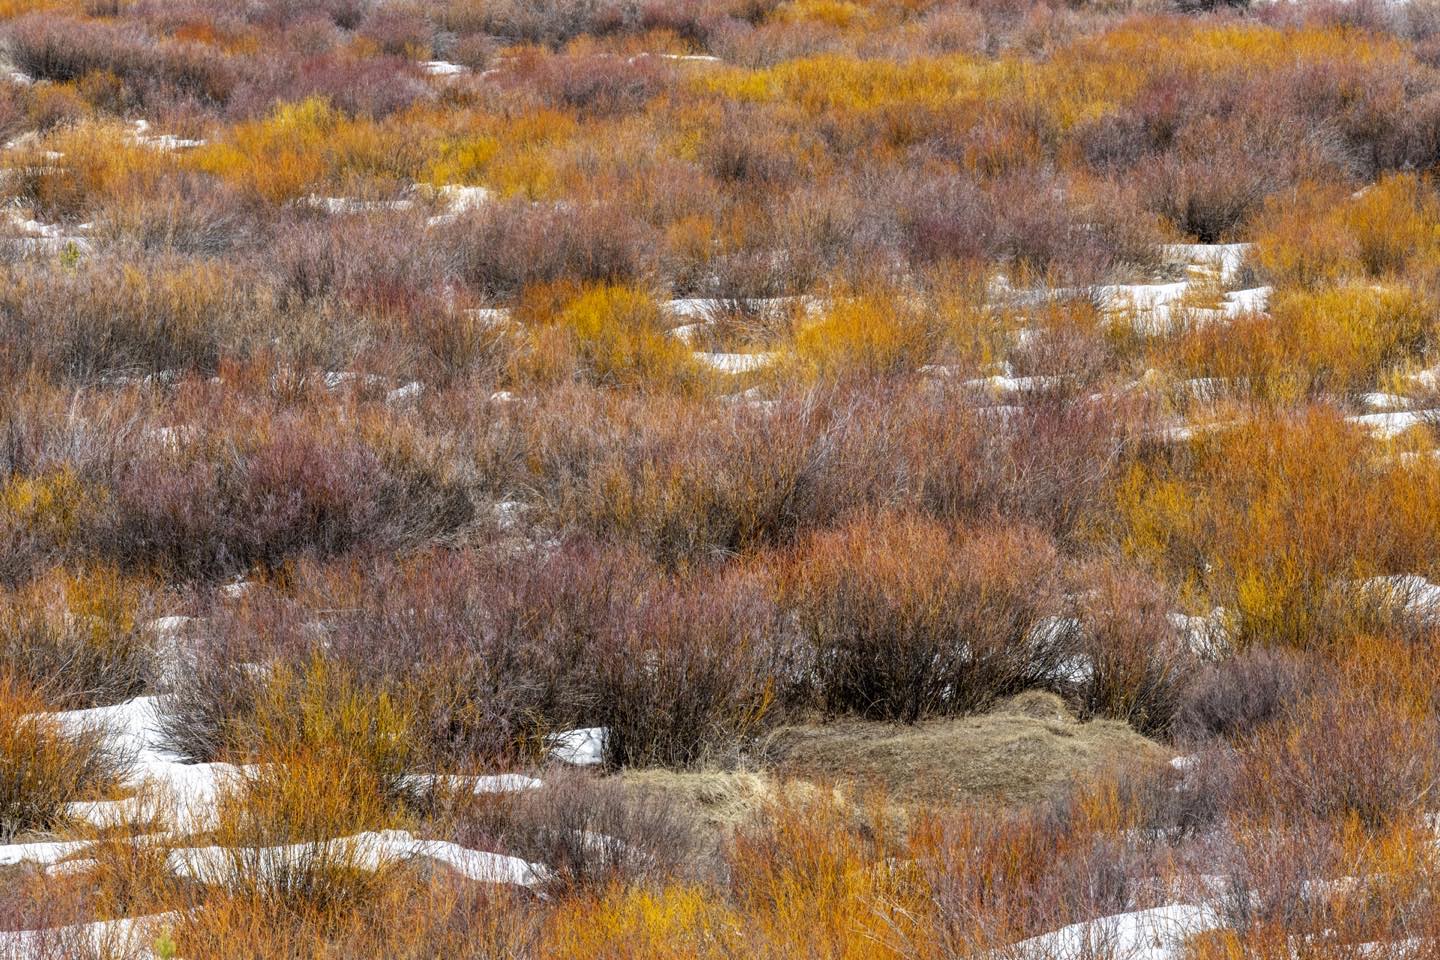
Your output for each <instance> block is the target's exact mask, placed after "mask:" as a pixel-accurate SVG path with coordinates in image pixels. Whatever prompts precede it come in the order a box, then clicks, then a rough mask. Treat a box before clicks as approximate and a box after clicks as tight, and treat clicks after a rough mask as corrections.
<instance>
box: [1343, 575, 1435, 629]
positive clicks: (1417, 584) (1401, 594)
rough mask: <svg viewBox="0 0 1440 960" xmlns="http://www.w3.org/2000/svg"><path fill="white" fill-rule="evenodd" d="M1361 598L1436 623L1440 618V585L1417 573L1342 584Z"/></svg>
mask: <svg viewBox="0 0 1440 960" xmlns="http://www.w3.org/2000/svg"><path fill="white" fill-rule="evenodd" d="M1342 586H1343V587H1350V588H1353V589H1354V590H1355V591H1356V592H1358V593H1359V594H1361V595H1363V596H1366V597H1369V598H1370V599H1372V600H1377V601H1379V602H1381V603H1384V604H1386V605H1387V606H1393V607H1396V608H1398V609H1400V610H1403V611H1404V612H1405V613H1407V614H1410V615H1411V616H1416V617H1422V618H1426V619H1433V618H1435V617H1437V616H1440V584H1435V583H1431V582H1430V581H1429V580H1427V579H1425V578H1424V577H1422V576H1420V575H1419V574H1415V573H1407V574H1396V575H1392V576H1388V577H1371V578H1369V579H1368V580H1358V581H1355V580H1352V581H1348V582H1345V583H1342Z"/></svg>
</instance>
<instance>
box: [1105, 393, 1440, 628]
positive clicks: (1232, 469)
mask: <svg viewBox="0 0 1440 960" xmlns="http://www.w3.org/2000/svg"><path fill="white" fill-rule="evenodd" d="M1436 473H1437V471H1436V470H1435V469H1434V468H1433V467H1428V466H1426V465H1424V464H1419V465H1412V464H1409V463H1406V462H1403V461H1401V460H1399V459H1398V458H1396V457H1393V456H1391V455H1389V453H1388V452H1387V451H1385V450H1383V449H1380V448H1377V447H1376V445H1375V444H1374V443H1373V441H1371V440H1370V438H1369V437H1368V435H1367V434H1366V433H1365V432H1364V431H1363V430H1361V429H1360V428H1358V427H1355V426H1353V425H1351V424H1346V423H1344V422H1343V421H1342V420H1341V418H1340V417H1339V415H1338V414H1336V413H1335V412H1333V411H1331V410H1328V409H1326V408H1317V409H1313V410H1309V411H1306V412H1305V413H1302V414H1300V415H1298V416H1283V417H1273V418H1261V419H1256V420H1254V421H1252V422H1250V423H1247V424H1244V425H1237V426H1235V427H1233V428H1230V429H1225V430H1219V431H1215V432H1213V433H1211V434H1207V435H1205V436H1202V437H1199V438H1197V439H1195V440H1192V441H1191V442H1190V443H1189V445H1188V448H1187V449H1185V450H1183V451H1177V452H1173V453H1171V455H1170V456H1169V457H1168V458H1166V459H1161V460H1159V461H1158V462H1152V463H1143V464H1140V465H1137V466H1136V467H1134V468H1132V469H1131V470H1130V471H1129V472H1128V473H1127V475H1126V476H1125V477H1124V478H1122V480H1121V481H1120V482H1119V483H1118V484H1117V486H1116V492H1117V501H1118V502H1117V508H1118V509H1117V514H1118V522H1119V526H1120V528H1119V530H1118V536H1119V540H1120V543H1121V545H1122V547H1123V548H1124V549H1125V550H1126V551H1127V552H1128V553H1129V554H1130V555H1131V556H1133V557H1135V558H1137V559H1139V560H1141V561H1142V562H1145V563H1147V564H1151V565H1154V566H1155V567H1156V568H1157V569H1158V570H1159V571H1160V573H1161V575H1162V576H1164V577H1166V578H1167V579H1170V580H1171V581H1172V582H1177V583H1180V584H1182V585H1184V586H1185V587H1186V588H1187V590H1188V591H1190V592H1191V593H1192V594H1194V595H1196V599H1198V600H1203V601H1204V602H1206V603H1212V604H1220V605H1223V606H1225V607H1226V608H1227V609H1229V610H1230V611H1231V613H1232V614H1233V615H1234V616H1236V617H1237V618H1238V621H1239V626H1240V634H1239V636H1238V637H1237V640H1238V642H1240V643H1241V644H1242V645H1243V644H1248V643H1254V642H1265V643H1284V644H1290V645H1294V646H1301V647H1304V646H1310V645H1312V644H1315V643H1320V642H1323V641H1324V640H1325V639H1326V638H1327V637H1333V636H1335V635H1337V634H1343V632H1344V631H1345V630H1346V629H1349V628H1350V627H1352V626H1354V625H1355V621H1356V618H1362V620H1361V622H1363V618H1365V617H1369V616H1371V615H1373V611H1371V610H1367V609H1365V607H1364V605H1357V604H1355V603H1353V602H1351V601H1352V600H1353V597H1350V598H1347V597H1346V596H1345V595H1344V591H1343V589H1338V588H1342V587H1343V586H1344V584H1345V583H1346V582H1348V581H1353V580H1355V579H1358V578H1363V577H1368V576H1372V575H1376V574H1392V573H1407V572H1420V573H1424V572H1426V571H1427V570H1429V569H1430V568H1432V567H1433V559H1432V551H1431V550H1430V549H1429V548H1427V547H1426V545H1425V544H1426V542H1427V540H1428V539H1430V538H1433V537H1434V536H1436V535H1437V533H1440V486H1437V482H1436Z"/></svg>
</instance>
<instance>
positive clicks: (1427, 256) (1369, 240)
mask: <svg viewBox="0 0 1440 960" xmlns="http://www.w3.org/2000/svg"><path fill="white" fill-rule="evenodd" d="M1255 242H1256V248H1255V260H1256V262H1257V263H1258V264H1259V266H1260V267H1261V269H1263V270H1264V271H1265V272H1266V273H1267V274H1268V275H1269V276H1270V277H1271V278H1272V280H1274V281H1275V282H1276V283H1277V284H1281V285H1302V286H1303V285H1313V284H1318V283H1322V282H1325V281H1331V282H1334V281H1338V280H1344V279H1356V280H1359V279H1367V278H1368V279H1379V278H1384V277H1391V276H1395V275H1397V274H1402V273H1404V272H1405V270H1406V269H1407V268H1408V267H1409V266H1410V265H1412V264H1426V263H1430V262H1433V260H1434V259H1435V258H1436V257H1437V256H1440V199H1437V198H1436V196H1435V193H1434V189H1433V185H1432V184H1430V183H1429V182H1428V181H1423V180H1421V179H1420V178H1419V177H1417V176H1415V175H1414V174H1393V175H1391V176H1388V177H1385V178H1383V179H1381V180H1380V181H1379V182H1378V183H1375V184H1374V185H1372V186H1371V187H1369V188H1367V189H1365V190H1362V191H1360V192H1358V193H1356V194H1353V195H1352V194H1350V193H1348V192H1346V191H1344V190H1342V189H1339V188H1335V187H1326V186H1323V185H1319V184H1302V185H1301V186H1300V187H1299V188H1298V189H1297V190H1295V191H1292V192H1291V193H1288V194H1286V196H1285V197H1284V199H1283V200H1282V199H1277V200H1274V201H1272V202H1271V203H1270V205H1269V206H1268V208H1267V210H1266V212H1265V214H1264V215H1263V216H1262V217H1261V220H1260V223H1259V225H1258V227H1257V229H1256V236H1255Z"/></svg>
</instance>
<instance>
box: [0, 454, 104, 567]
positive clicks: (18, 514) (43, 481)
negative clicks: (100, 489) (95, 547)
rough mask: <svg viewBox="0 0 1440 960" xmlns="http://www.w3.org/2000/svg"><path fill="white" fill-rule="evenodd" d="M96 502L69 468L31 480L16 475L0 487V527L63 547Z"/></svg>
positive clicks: (51, 471)
mask: <svg viewBox="0 0 1440 960" xmlns="http://www.w3.org/2000/svg"><path fill="white" fill-rule="evenodd" d="M99 500H100V497H99V495H98V494H97V492H96V491H93V490H89V489H87V488H86V487H85V485H84V484H83V483H82V482H81V480H80V478H79V476H78V475H77V474H76V473H75V471H74V469H72V468H71V467H70V466H68V465H65V466H60V467H57V468H55V469H53V470H50V471H48V472H46V473H43V474H40V475H39V476H34V477H26V476H21V475H18V474H17V475H16V476H13V477H11V478H10V479H8V480H6V481H5V482H4V483H3V484H0V528H3V529H7V530H12V531H15V532H16V535H17V536H23V537H27V538H34V539H38V540H42V541H44V542H47V543H49V544H52V545H54V546H56V547H63V546H64V545H65V544H66V543H67V542H68V541H69V540H70V538H71V537H72V536H73V535H74V534H75V532H76V531H77V530H79V529H80V528H81V525H82V524H83V523H85V522H87V521H88V519H89V518H90V517H91V515H92V514H93V512H94V510H95V509H96V508H97V507H98V506H99Z"/></svg>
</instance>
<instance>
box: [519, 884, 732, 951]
mask: <svg viewBox="0 0 1440 960" xmlns="http://www.w3.org/2000/svg"><path fill="white" fill-rule="evenodd" d="M745 928H746V918H744V917H742V916H740V915H739V914H737V913H736V912H735V910H734V909H733V908H731V907H729V906H727V905H725V904H724V902H723V901H722V900H721V898H719V897H717V895H716V891H715V890H713V889H706V888H701V887H692V886H680V885H674V886H664V887H661V888H659V889H657V890H644V889H630V888H625V887H618V888H616V889H613V890H610V891H608V892H606V893H605V894H603V895H602V896H600V897H598V898H596V899H594V900H591V899H588V898H587V899H581V900H571V901H567V902H565V903H563V904H561V905H560V906H559V907H557V908H556V909H555V910H554V911H553V912H552V913H551V914H550V915H549V917H547V919H546V923H545V928H544V935H543V948H542V950H541V951H540V953H541V955H542V956H545V957H550V958H553V960H632V958H633V960H726V958H729V957H735V956H744V955H747V952H746V949H745V947H746V935H745ZM751 955H753V954H751Z"/></svg>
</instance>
